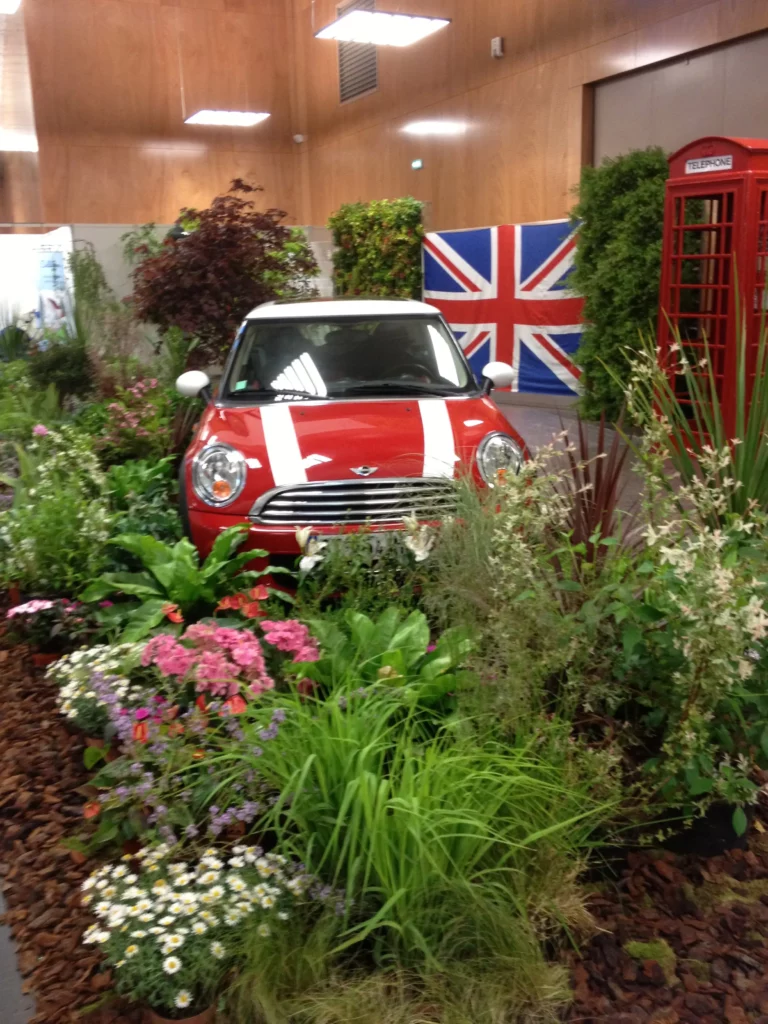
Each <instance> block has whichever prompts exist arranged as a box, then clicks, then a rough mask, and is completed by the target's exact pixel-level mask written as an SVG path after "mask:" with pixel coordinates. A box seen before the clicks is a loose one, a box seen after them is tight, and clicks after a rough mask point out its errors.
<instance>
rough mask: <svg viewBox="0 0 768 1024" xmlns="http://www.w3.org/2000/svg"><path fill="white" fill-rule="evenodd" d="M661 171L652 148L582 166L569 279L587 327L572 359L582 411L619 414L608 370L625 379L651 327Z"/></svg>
mask: <svg viewBox="0 0 768 1024" xmlns="http://www.w3.org/2000/svg"><path fill="white" fill-rule="evenodd" d="M667 175H668V165H667V160H666V156H665V154H664V151H663V150H662V149H660V148H658V147H652V148H649V149H644V150H635V151H633V152H631V153H627V154H626V155H625V156H620V157H617V158H616V159H615V160H605V161H604V162H603V164H602V166H600V167H585V168H584V170H583V171H582V175H581V183H580V185H579V202H578V205H577V206H576V207H575V208H574V210H573V214H572V217H573V219H574V220H580V221H582V225H581V229H580V232H579V242H578V247H577V249H576V267H575V270H574V273H573V276H572V278H571V284H572V286H573V287H574V288H575V289H576V291H578V292H580V293H581V294H582V295H583V296H584V299H585V306H584V319H585V320H586V321H587V322H588V324H589V326H588V327H587V328H586V330H585V331H584V335H583V338H582V343H581V346H580V348H579V351H578V353H577V356H576V360H577V362H578V363H579V365H580V366H581V367H582V370H583V375H582V385H583V388H584V393H583V396H582V398H581V412H582V415H584V416H587V417H598V416H599V415H600V413H601V412H603V411H605V413H606V415H607V416H608V417H609V418H613V419H615V418H616V417H617V416H618V414H619V411H620V409H621V405H622V401H623V394H622V389H621V386H620V385H619V384H617V383H616V381H615V380H614V379H613V378H612V376H611V373H610V372H609V368H610V370H612V371H613V372H614V373H616V374H617V375H618V376H619V378H620V379H621V380H624V379H626V376H627V369H628V358H627V350H628V349H631V350H634V349H637V347H638V344H639V336H640V332H641V331H643V332H647V331H648V330H649V329H655V325H656V320H657V316H658V307H659V276H660V272H661V242H662V228H663V223H664V187H665V182H666V180H667Z"/></svg>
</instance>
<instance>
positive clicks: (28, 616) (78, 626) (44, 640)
mask: <svg viewBox="0 0 768 1024" xmlns="http://www.w3.org/2000/svg"><path fill="white" fill-rule="evenodd" d="M87 615H88V612H87V610H85V609H84V608H83V606H82V605H81V604H79V603H78V602H77V601H68V600H66V599H55V600H53V599H47V598H41V599H35V600H32V601H27V602H26V603H24V604H17V605H14V607H12V608H10V609H9V610H8V611H7V612H6V616H5V617H6V620H7V621H8V632H9V637H10V639H11V640H13V641H15V642H16V643H28V644H30V645H31V646H32V647H35V648H37V650H36V651H35V652H34V653H33V655H32V662H33V664H34V665H35V666H36V667H38V668H40V667H42V666H44V665H49V664H50V663H51V662H53V661H56V659H57V658H60V657H61V655H62V654H63V653H64V652H65V650H66V649H67V648H68V647H70V648H71V646H72V645H73V641H75V640H77V638H80V637H84V636H85V635H87V633H88V623H87Z"/></svg>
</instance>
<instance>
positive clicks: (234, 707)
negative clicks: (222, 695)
mask: <svg viewBox="0 0 768 1024" xmlns="http://www.w3.org/2000/svg"><path fill="white" fill-rule="evenodd" d="M247 706H248V705H247V704H246V703H245V701H244V700H243V698H242V697H240V696H239V695H238V694H235V696H234V697H230V698H229V700H227V701H225V702H224V707H225V708H228V709H229V711H230V713H231V714H233V715H242V713H243V712H244V711H245V709H246V707H247Z"/></svg>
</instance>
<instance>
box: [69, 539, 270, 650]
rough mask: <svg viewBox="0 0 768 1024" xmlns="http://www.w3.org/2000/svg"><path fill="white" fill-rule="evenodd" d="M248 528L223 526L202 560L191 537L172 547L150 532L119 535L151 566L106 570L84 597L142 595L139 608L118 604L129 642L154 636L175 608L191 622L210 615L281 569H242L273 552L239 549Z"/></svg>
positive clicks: (121, 543) (121, 546) (116, 541)
mask: <svg viewBox="0 0 768 1024" xmlns="http://www.w3.org/2000/svg"><path fill="white" fill-rule="evenodd" d="M247 533H248V527H247V525H239V524H238V525H237V526H230V527H229V528H228V529H226V530H224V531H222V532H221V533H220V534H219V536H218V537H217V538H216V540H215V542H214V544H213V548H212V550H211V553H210V554H209V555H208V557H207V558H206V560H205V561H204V562H203V563H202V565H201V564H200V556H199V554H198V551H197V548H196V547H195V546H194V544H192V543H191V541H189V540H187V539H186V538H184V539H182V540H180V541H177V543H176V544H174V545H173V546H171V545H170V544H164V543H163V542H162V541H159V540H155V538H154V537H150V536H147V535H144V534H122V535H120V536H118V537H114V538H113V539H112V541H111V543H112V544H113V545H115V546H117V547H118V548H119V549H121V550H122V551H127V552H129V553H130V554H131V555H133V556H135V557H136V558H137V559H138V560H139V561H140V563H141V565H142V566H143V567H144V570H145V571H143V572H137V573H130V572H124V573H120V572H118V573H105V574H104V575H103V576H101V577H100V578H99V579H97V580H94V582H93V583H91V584H90V586H88V587H87V588H86V589H85V591H84V592H83V594H82V600H83V601H86V602H93V601H101V600H103V599H104V598H105V597H109V596H110V595H112V594H123V595H126V596H129V597H136V598H139V600H140V602H141V603H140V604H139V605H138V607H136V605H135V604H134V603H129V604H125V605H116V606H115V609H113V611H114V612H115V613H116V614H117V613H119V612H120V611H121V610H124V612H123V620H124V628H123V632H122V635H121V639H122V640H123V641H124V642H126V643H128V642H133V641H136V640H141V639H142V638H143V637H146V636H148V635H149V634H150V633H151V632H152V630H153V629H156V628H157V627H158V626H160V625H161V624H162V623H163V622H164V621H165V620H166V618H167V617H168V614H169V611H170V612H171V614H173V615H175V614H178V615H180V616H182V617H183V620H184V621H185V622H188V623H189V622H195V621H197V620H198V619H201V618H202V617H203V616H205V615H210V614H211V613H212V612H213V611H214V609H215V607H216V605H217V604H218V602H219V601H220V599H221V598H222V597H224V596H226V595H227V594H232V593H234V592H235V591H236V590H242V589H244V588H245V587H247V586H248V585H249V584H251V583H252V582H255V581H258V580H259V579H261V578H262V577H263V576H265V575H267V574H269V573H274V572H275V571H276V570H275V569H270V568H268V569H265V570H263V571H260V572H257V571H254V570H251V571H248V572H243V571H242V570H243V568H244V566H246V565H247V564H248V563H249V562H252V561H253V560H254V559H258V558H263V557H265V556H266V554H267V553H266V551H260V550H252V551H244V552H241V553H240V554H235V551H236V549H237V548H238V547H239V545H240V544H242V542H243V541H244V540H245V537H246V535H247ZM176 621H181V620H180V619H177V620H176Z"/></svg>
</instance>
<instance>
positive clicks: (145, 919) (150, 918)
mask: <svg viewBox="0 0 768 1024" xmlns="http://www.w3.org/2000/svg"><path fill="white" fill-rule="evenodd" d="M154 919H155V915H154V914H139V920H140V921H143V922H144V924H149V922H150V921H154Z"/></svg>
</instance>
